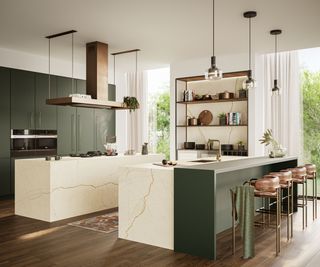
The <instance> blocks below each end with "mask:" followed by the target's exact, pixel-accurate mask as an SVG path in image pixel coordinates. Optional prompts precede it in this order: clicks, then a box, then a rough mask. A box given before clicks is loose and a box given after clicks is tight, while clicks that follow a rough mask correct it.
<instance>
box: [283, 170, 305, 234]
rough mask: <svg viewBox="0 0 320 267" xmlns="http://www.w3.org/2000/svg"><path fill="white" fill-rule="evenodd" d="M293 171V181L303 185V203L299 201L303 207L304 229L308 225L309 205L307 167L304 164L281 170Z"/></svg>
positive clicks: (299, 205) (300, 206)
mask: <svg viewBox="0 0 320 267" xmlns="http://www.w3.org/2000/svg"><path fill="white" fill-rule="evenodd" d="M287 171H291V172H292V182H293V183H295V184H297V185H299V184H301V185H302V203H298V207H299V208H302V230H304V228H305V227H307V226H308V221H307V219H308V206H307V196H308V188H307V169H306V168H305V167H303V166H299V167H296V168H289V169H285V170H281V172H287Z"/></svg>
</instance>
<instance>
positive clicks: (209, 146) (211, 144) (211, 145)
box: [208, 139, 221, 161]
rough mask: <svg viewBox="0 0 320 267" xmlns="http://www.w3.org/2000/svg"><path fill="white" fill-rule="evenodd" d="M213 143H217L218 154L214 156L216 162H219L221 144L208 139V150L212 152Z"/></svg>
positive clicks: (215, 140)
mask: <svg viewBox="0 0 320 267" xmlns="http://www.w3.org/2000/svg"><path fill="white" fill-rule="evenodd" d="M214 143H218V147H219V149H218V153H217V156H216V159H217V161H221V142H220V140H217V139H209V140H208V150H213V146H214Z"/></svg>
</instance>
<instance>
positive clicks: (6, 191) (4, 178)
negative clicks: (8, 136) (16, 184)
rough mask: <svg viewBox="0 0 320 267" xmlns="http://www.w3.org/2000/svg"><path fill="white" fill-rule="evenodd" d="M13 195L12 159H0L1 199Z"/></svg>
mask: <svg viewBox="0 0 320 267" xmlns="http://www.w3.org/2000/svg"><path fill="white" fill-rule="evenodd" d="M10 194H11V178H10V158H0V197H2V196H7V195H10Z"/></svg>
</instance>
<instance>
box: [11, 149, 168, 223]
mask: <svg viewBox="0 0 320 267" xmlns="http://www.w3.org/2000/svg"><path fill="white" fill-rule="evenodd" d="M162 159H163V155H161V154H149V155H140V154H137V155H133V156H124V155H119V156H112V157H108V156H99V157H90V158H73V157H63V158H62V159H61V160H54V159H53V160H51V161H46V160H45V159H44V158H34V159H17V160H15V214H16V215H21V216H25V217H29V218H34V219H38V220H43V221H47V222H54V221H58V220H63V219H67V218H70V217H75V216H79V215H83V214H88V213H93V212H96V211H101V210H107V209H113V208H116V207H118V181H119V177H121V176H122V175H123V173H124V168H123V167H124V166H126V165H128V164H130V165H131V164H141V163H147V162H149V163H152V162H160V161H161V160H162Z"/></svg>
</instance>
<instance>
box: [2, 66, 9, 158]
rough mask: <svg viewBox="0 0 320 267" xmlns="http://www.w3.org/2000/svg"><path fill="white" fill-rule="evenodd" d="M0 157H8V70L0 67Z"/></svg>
mask: <svg viewBox="0 0 320 267" xmlns="http://www.w3.org/2000/svg"><path fill="white" fill-rule="evenodd" d="M0 92H1V98H0V137H1V138H0V158H3V157H4V158H5V157H10V70H9V69H6V68H0Z"/></svg>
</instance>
